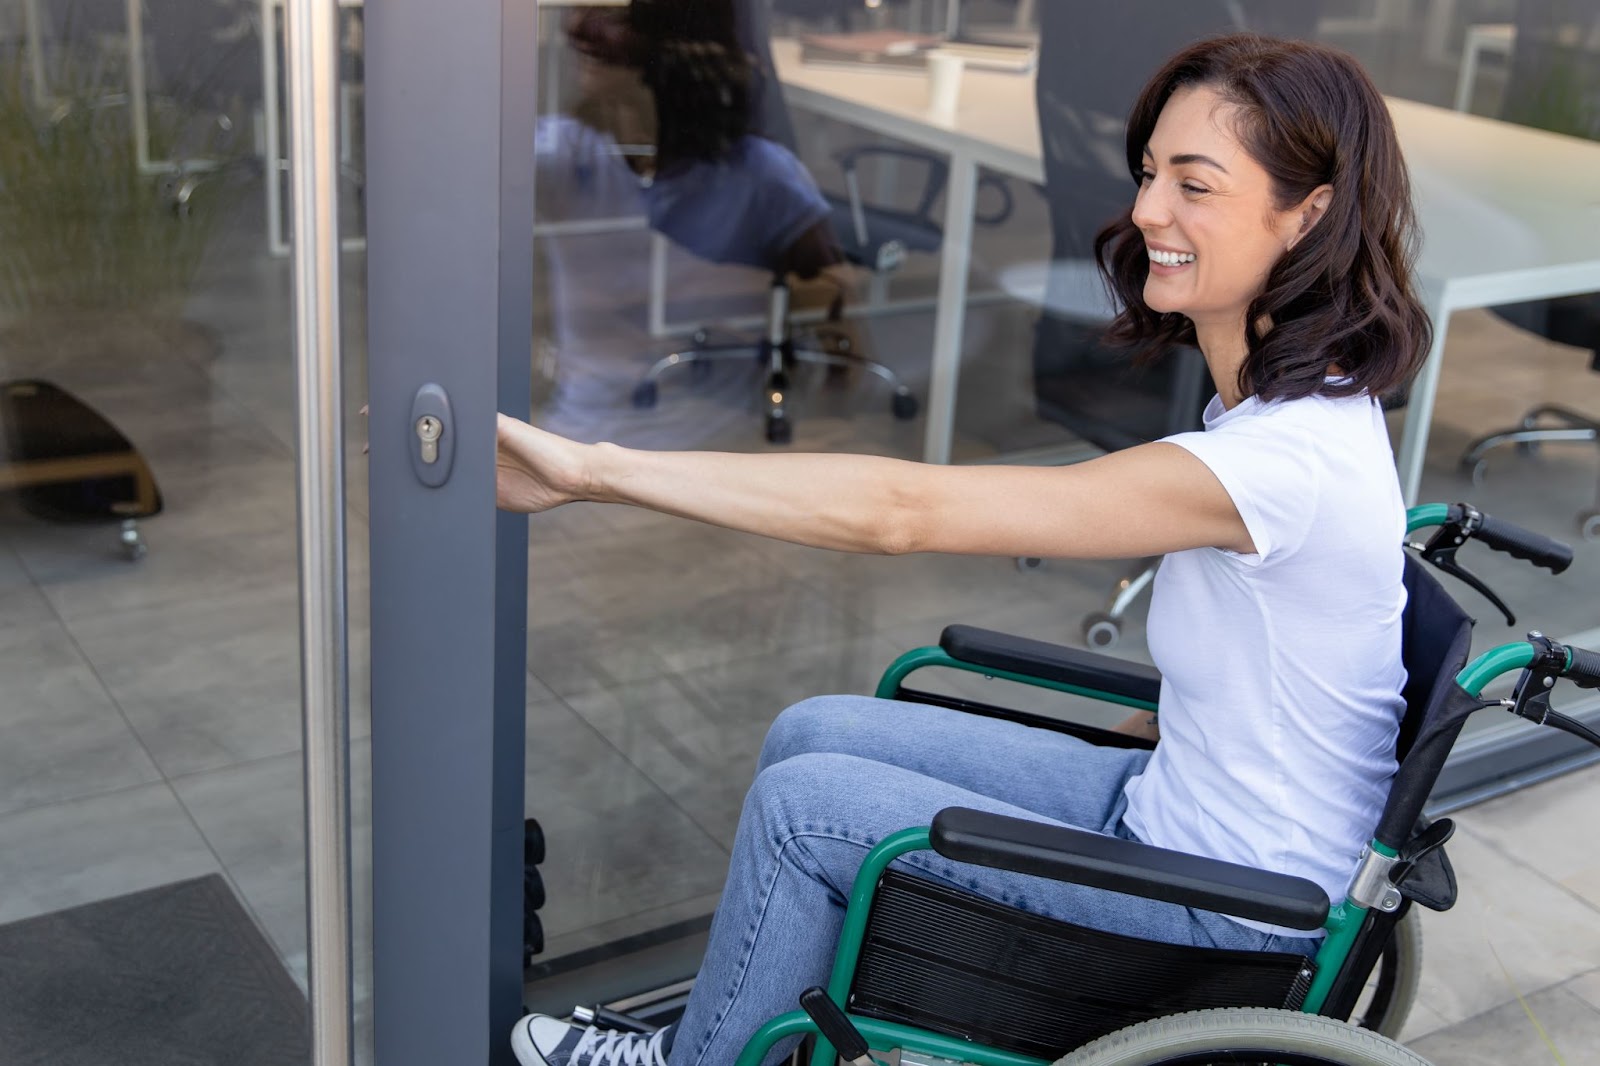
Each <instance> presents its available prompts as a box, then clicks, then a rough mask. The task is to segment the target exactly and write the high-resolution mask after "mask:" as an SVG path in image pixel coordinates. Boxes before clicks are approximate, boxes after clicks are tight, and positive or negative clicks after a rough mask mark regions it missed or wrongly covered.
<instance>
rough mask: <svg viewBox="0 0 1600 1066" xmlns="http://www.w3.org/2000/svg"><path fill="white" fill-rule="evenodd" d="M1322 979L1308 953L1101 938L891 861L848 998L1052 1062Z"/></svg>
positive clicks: (857, 1009)
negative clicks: (1121, 1032) (1194, 1013)
mask: <svg viewBox="0 0 1600 1066" xmlns="http://www.w3.org/2000/svg"><path fill="white" fill-rule="evenodd" d="M1315 975H1316V966H1315V964H1314V963H1313V961H1312V960H1311V959H1309V958H1306V957H1305V956H1302V955H1295V954H1284V953H1275V952H1253V951H1229V950H1223V949H1217V948H1197V947H1190V946H1187V945H1175V944H1163V943H1158V942H1155V941H1150V940H1140V939H1138V938H1135V937H1129V936H1121V935H1118V934H1115V933H1103V932H1100V931H1098V930H1094V929H1087V928H1085V927H1083V926H1079V925H1074V924H1072V923H1070V922H1062V921H1057V920H1055V919H1051V918H1044V917H1041V916H1039V915H1033V914H1028V913H1026V912H1023V911H1018V910H1016V909H1014V908H1011V907H1007V906H1003V905H1001V904H998V903H994V902H991V901H989V900H986V899H983V898H982V897H979V896H975V895H972V894H970V893H966V892H962V891H959V890H957V889H953V888H949V887H947V886H945V885H942V884H937V883H935V882H932V881H927V880H924V879H922V878H918V877H914V876H911V875H909V874H905V873H901V872H899V871H895V870H891V871H889V872H888V873H887V874H886V875H885V876H884V878H883V881H882V882H881V883H880V885H879V886H878V890H877V893H876V895H875V897H874V901H873V906H872V912H871V915H870V917H869V919H868V922H867V929H866V935H865V937H864V939H863V941H862V946H861V955H860V958H859V960H858V962H857V965H856V973H855V981H854V984H853V985H852V986H851V989H850V994H849V998H848V1000H847V1003H846V1006H847V1008H848V1009H849V1011H850V1012H851V1013H853V1014H858V1015H861V1016H864V1017H869V1018H880V1019H884V1020H886V1021H893V1022H899V1023H902V1024H906V1025H915V1026H918V1027H920V1028H923V1029H927V1030H930V1031H933V1032H937V1033H942V1034H944V1035H947V1036H953V1037H958V1038H964V1039H969V1040H973V1041H976V1042H978V1043H982V1044H987V1045H990V1046H992V1047H997V1048H1001V1049H1004V1050H1007V1051H1012V1052H1016V1053H1018V1054H1023V1055H1034V1056H1038V1057H1041V1058H1046V1059H1054V1058H1056V1057H1057V1056H1059V1055H1061V1054H1064V1053H1065V1052H1067V1051H1070V1050H1072V1049H1073V1048H1076V1047H1080V1046H1081V1045H1083V1044H1086V1043H1088V1042H1089V1041H1091V1040H1094V1039H1096V1038H1098V1037H1101V1036H1104V1035H1105V1034H1107V1033H1110V1032H1114V1031H1116V1030H1118V1029H1121V1028H1123V1027H1124V1026H1127V1025H1132V1024H1134V1023H1135V1022H1140V1021H1144V1020H1146V1019H1148V1018H1154V1017H1159V1016H1162V1015H1167V1014H1174V1013H1178V1012H1182V1011H1189V1010H1201V1009H1205V1008H1208V1007H1241V1006H1270V1007H1286V1008H1290V1009H1294V1008H1298V1007H1299V1006H1300V1004H1301V1003H1302V1002H1303V1001H1304V999H1305V995H1306V991H1307V990H1308V989H1309V988H1310V985H1311V980H1312V978H1313V977H1314V976H1315Z"/></svg>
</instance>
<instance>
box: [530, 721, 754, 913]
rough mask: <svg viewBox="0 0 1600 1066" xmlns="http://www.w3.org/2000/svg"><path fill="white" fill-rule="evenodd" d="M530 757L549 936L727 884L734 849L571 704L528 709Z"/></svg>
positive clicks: (532, 807)
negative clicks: (691, 815) (719, 842)
mask: <svg viewBox="0 0 1600 1066" xmlns="http://www.w3.org/2000/svg"><path fill="white" fill-rule="evenodd" d="M527 759H528V771H527V799H526V809H527V812H528V814H529V815H530V816H532V817H535V818H538V819H539V823H540V825H541V826H543V828H544V831H545V839H546V845H547V858H546V860H545V862H544V864H543V865H542V866H541V868H540V872H541V874H542V875H543V877H544V881H545V887H546V890H547V892H548V897H549V902H548V903H547V904H546V906H545V908H544V910H542V911H541V912H540V918H541V919H542V921H543V922H544V926H545V932H546V935H547V936H549V937H552V938H554V937H558V936H562V935H564V934H567V933H571V932H573V931H575V930H579V929H583V928H587V927H589V926H592V925H596V924H599V923H602V922H609V921H614V920H617V919H620V918H626V917H628V916H630V915H635V914H638V913H640V912H642V911H646V910H651V909H654V908H659V907H662V906H665V905H668V904H673V903H678V902H681V901H683V900H687V899H692V898H696V897H701V896H705V895H708V894H711V893H715V892H718V891H720V890H721V888H722V880H723V877H724V876H725V875H726V873H727V868H728V856H727V852H726V851H724V850H723V849H722V848H721V847H719V846H718V845H717V844H716V842H715V841H714V840H712V838H711V837H709V836H708V835H706V833H705V832H704V831H703V830H701V829H700V827H699V826H697V825H695V823H694V822H693V821H692V820H691V819H690V818H689V817H688V816H687V815H686V814H684V813H683V811H681V810H680V809H679V808H678V807H677V806H676V805H675V804H673V803H672V802H671V801H670V800H669V799H668V797H667V796H666V795H664V794H663V792H662V791H661V790H660V789H659V788H657V787H656V786H655V785H654V784H652V783H651V782H650V780H649V779H648V778H647V777H645V775H644V774H643V773H641V772H640V771H639V769H638V768H637V767H635V766H633V765H632V764H631V763H629V762H628V761H627V760H626V759H625V758H623V756H622V755H621V754H619V753H618V752H617V750H616V749H615V748H613V747H612V746H611V745H609V744H608V743H606V741H605V740H604V739H602V738H601V736H600V735H599V734H598V733H596V732H595V730H594V729H593V728H592V727H591V726H589V725H588V724H586V723H585V722H584V721H583V720H582V719H581V718H579V717H578V716H577V715H576V714H575V713H574V712H573V711H572V710H570V709H569V708H568V707H567V706H566V705H564V704H561V703H541V704H534V705H533V706H531V707H530V708H529V710H528V741H527Z"/></svg>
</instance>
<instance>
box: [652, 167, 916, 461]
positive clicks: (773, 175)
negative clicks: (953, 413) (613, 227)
mask: <svg viewBox="0 0 1600 1066" xmlns="http://www.w3.org/2000/svg"><path fill="white" fill-rule="evenodd" d="M645 202H646V207H647V211H648V214H649V218H650V225H651V228H652V229H654V230H655V231H656V232H658V233H661V234H663V235H665V236H667V237H669V238H671V239H672V240H673V242H674V243H676V244H678V245H679V246H680V247H683V248H686V249H688V250H689V251H691V252H693V253H695V254H696V255H698V256H700V257H701V258H704V259H707V260H709V261H711V262H717V263H737V264H743V265H746V266H753V267H758V268H761V269H765V270H768V271H770V272H771V275H772V282H771V287H770V289H769V296H768V300H767V314H766V322H765V325H764V330H763V332H762V334H761V335H760V336H759V337H756V338H752V339H748V340H746V339H741V340H738V341H734V342H731V343H721V344H711V343H708V342H707V340H706V337H705V334H704V333H701V334H698V335H697V337H696V342H697V343H696V345H695V347H692V348H688V349H685V350H683V351H677V352H672V353H670V354H668V355H665V356H663V357H662V358H660V359H658V360H656V362H655V363H654V364H653V365H652V366H651V367H650V369H649V370H648V371H646V372H645V375H644V378H643V379H642V380H641V381H640V382H639V384H638V385H636V386H635V387H634V391H633V403H634V406H636V407H653V406H655V404H656V402H657V400H658V396H659V387H658V381H659V379H660V378H661V376H662V375H663V374H665V373H666V372H667V371H668V370H671V369H672V368H673V367H677V366H685V365H687V366H707V365H709V364H710V363H712V362H717V361H726V360H740V359H747V358H749V357H750V356H752V355H754V356H755V357H756V358H757V359H758V360H759V361H760V363H761V364H762V365H763V366H765V367H766V368H767V374H766V377H765V379H764V382H763V386H762V389H763V402H764V403H765V405H766V409H767V414H766V437H767V440H768V441H770V442H772V443H774V444H787V443H788V442H789V441H790V440H792V439H793V435H794V422H793V419H792V417H791V415H790V413H789V406H788V393H789V387H790V382H789V373H790V370H791V369H792V368H793V367H794V366H795V365H796V364H798V363H811V364H820V365H825V366H828V367H832V368H838V369H849V368H861V369H864V370H866V371H868V372H870V373H872V374H874V375H876V376H877V377H879V378H880V379H882V380H883V381H884V382H885V383H887V384H888V386H889V387H890V390H891V394H890V410H891V412H892V413H893V415H894V416H895V417H896V418H901V419H909V418H913V417H915V416H916V413H917V399H916V397H915V396H914V395H913V394H912V392H911V389H910V388H909V387H908V386H907V385H906V384H905V383H904V382H902V381H901V380H900V378H899V375H897V374H896V373H895V372H894V371H893V370H891V369H889V368H888V367H887V366H884V365H883V364H882V363H879V362H877V361H876V360H873V359H869V358H866V357H865V356H862V355H860V354H858V353H856V352H853V351H850V350H849V348H848V345H847V344H846V343H845V342H844V341H843V340H842V339H841V340H836V341H835V344H834V346H833V347H832V348H830V347H826V346H823V345H821V344H818V345H817V346H814V347H813V346H807V345H805V344H799V343H796V341H795V337H794V334H793V332H792V330H791V327H790V322H789V308H790V303H791V298H792V292H791V289H790V282H789V278H790V276H791V275H793V276H796V277H799V278H801V279H806V280H809V279H812V278H816V277H818V276H819V275H821V274H822V272H823V271H825V270H826V269H828V268H829V267H832V266H835V265H837V264H839V263H843V262H845V261H846V260H847V258H848V256H847V253H846V252H845V250H844V249H843V248H842V247H841V246H840V244H839V242H838V241H837V240H835V238H834V233H833V229H832V222H831V214H832V211H831V209H830V205H829V204H828V202H827V201H826V200H825V199H824V198H823V197H822V195H821V193H820V192H819V191H818V190H817V188H816V186H815V184H814V183H812V181H811V178H810V175H809V174H807V173H806V172H805V170H804V168H803V167H802V166H801V165H800V163H799V161H798V160H797V159H795V158H794V156H793V154H792V153H790V152H789V151H788V149H786V148H784V147H783V146H782V145H780V144H777V143H775V142H773V141H769V140H767V139H765V138H762V137H755V136H746V137H744V138H741V139H740V140H739V141H738V142H736V143H735V144H734V145H732V146H731V147H730V149H729V150H728V152H727V153H726V154H725V155H724V157H723V158H722V159H720V160H718V161H717V162H716V163H714V164H704V165H691V166H685V167H679V168H674V169H673V170H670V171H668V172H666V173H665V174H660V175H658V176H657V177H656V179H655V181H654V182H653V183H652V184H651V185H650V186H649V188H648V189H646V190H645ZM868 254H872V255H875V256H882V255H884V248H883V246H882V245H878V246H874V247H872V248H871V249H870V250H869V253H868ZM841 306H842V298H836V299H835V301H834V307H833V313H832V314H831V315H830V317H831V318H837V317H838V312H839V310H840V308H841Z"/></svg>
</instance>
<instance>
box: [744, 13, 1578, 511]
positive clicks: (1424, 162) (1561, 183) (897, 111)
mask: <svg viewBox="0 0 1600 1066" xmlns="http://www.w3.org/2000/svg"><path fill="white" fill-rule="evenodd" d="M773 58H774V61H775V62H776V65H777V69H778V75H779V78H780V80H781V81H782V82H783V86H784V95H785V97H786V98H787V99H788V101H789V102H790V103H791V104H792V105H794V106H796V107H802V108H805V109H807V110H810V111H813V112H816V113H818V114H822V115H826V116H828V117H830V118H834V119H837V120H839V121H842V122H847V123H851V124H853V125H856V126H859V127H861V128H864V129H868V130H872V131H873V132H876V133H880V134H883V135H885V136H889V137H893V138H896V139H898V140H903V141H905V142H907V143H910V144H914V145H917V146H920V147H923V148H926V149H929V150H931V151H937V152H941V153H943V154H945V155H947V156H948V157H949V159H950V164H951V170H950V186H949V189H948V191H947V192H946V194H945V196H946V199H945V216H944V247H943V250H942V253H941V262H940V277H939V305H938V310H937V313H936V317H935V320H934V342H933V353H932V374H931V380H930V385H929V395H928V424H927V433H926V437H925V439H924V442H923V459H924V460H925V461H927V462H934V463H945V462H949V461H950V444H951V435H952V428H953V426H954V421H955V403H956V387H957V383H958V379H959V372H960V364H961V335H962V328H963V325H964V320H965V312H966V297H967V266H968V262H969V260H970V256H971V241H972V216H973V205H974V198H975V195H976V188H977V171H978V168H979V167H980V166H981V167H987V168H989V169H991V170H995V171H998V172H1000V173H1004V174H1009V175H1013V176H1015V177H1017V178H1020V179H1022V180H1024V181H1033V182H1042V181H1043V180H1044V170H1043V162H1042V152H1041V148H1040V141H1039V129H1038V121H1037V117H1036V112H1035V106H1034V95H1033V94H1034V84H1033V79H1032V78H1029V77H1020V76H1017V75H1008V74H998V73H990V72H983V71H968V72H967V73H966V74H965V76H964V79H963V81H962V86H961V99H960V104H959V106H958V108H957V113H956V117H955V119H954V121H952V122H950V123H938V122H934V121H931V120H930V119H929V118H928V117H927V114H926V109H925V102H926V98H927V85H926V81H925V80H924V78H923V77H922V76H921V75H919V74H906V73H904V72H893V73H889V72H880V71H871V70H864V71H855V70H840V69H838V68H835V67H820V66H808V65H806V64H802V63H801V62H800V61H799V48H798V45H797V44H795V43H794V42H792V41H775V42H774V44H773ZM1389 110H1390V114H1391V115H1392V116H1393V118H1394V122H1395V128H1396V131H1397V133H1398V135H1399V138H1400V144H1401V147H1402V149H1403V150H1404V152H1405V155H1406V159H1407V161H1408V163H1409V165H1410V168H1411V173H1412V180H1413V185H1414V192H1415V200H1416V205H1417V212H1418V216H1419V220H1420V222H1421V225H1422V230H1423V234H1424V237H1425V242H1424V245H1423V251H1422V256H1421V260H1420V262H1419V263H1418V274H1419V281H1420V287H1421V289H1422V297H1423V299H1424V301H1425V302H1426V304H1427V307H1428V311H1429V314H1430V316H1431V318H1432V320H1433V324H1434V339H1433V348H1432V351H1431V352H1430V354H1429V357H1428V361H1427V363H1426V364H1425V366H1424V367H1423V369H1422V372H1421V373H1420V374H1419V375H1418V377H1417V381H1416V383H1415V385H1414V387H1413V389H1412V392H1411V399H1410V403H1409V405H1408V407H1407V410H1406V415H1405V425H1404V429H1403V431H1402V436H1401V442H1400V450H1399V456H1398V465H1399V469H1400V483H1401V487H1402V489H1403V490H1404V493H1405V498H1406V501H1407V502H1408V503H1414V502H1415V501H1416V498H1417V490H1418V487H1419V484H1420V482H1421V479H1422V462H1423V456H1424V452H1425V450H1426V447H1427V438H1428V425H1429V422H1430V421H1431V419H1432V417H1433V405H1434V398H1435V396H1436V394H1437V391H1438V382H1439V368H1440V361H1441V357H1442V353H1443V351H1444V341H1445V331H1446V329H1447V327H1448V325H1449V318H1450V313H1451V312H1453V311H1460V310H1466V309H1469V308H1475V307H1488V306H1492V305H1494V304H1502V303H1512V302H1516V301H1519V300H1534V299H1543V298H1550V297H1556V296H1570V295H1574V294H1577V293H1584V292H1595V291H1600V184H1597V183H1596V181H1595V177H1594V175H1595V174H1597V173H1600V144H1597V143H1594V142H1591V141H1584V140H1579V139H1576V138H1571V137H1562V136H1558V135H1555V134H1550V133H1545V132H1542V131H1540V130H1533V129H1528V128H1525V127H1521V126H1513V125H1510V124H1508V123H1503V122H1497V121H1494V120H1492V119H1485V118H1479V117H1476V116H1473V115H1463V114H1457V113H1455V112H1453V111H1449V110H1446V109H1444V108H1438V107H1430V106H1428V105H1425V104H1417V103H1412V102H1410V101H1405V100H1396V99H1391V100H1389Z"/></svg>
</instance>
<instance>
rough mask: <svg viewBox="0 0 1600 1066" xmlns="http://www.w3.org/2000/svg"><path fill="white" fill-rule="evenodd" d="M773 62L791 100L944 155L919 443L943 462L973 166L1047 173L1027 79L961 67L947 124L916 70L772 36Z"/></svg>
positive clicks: (1020, 174) (963, 297)
mask: <svg viewBox="0 0 1600 1066" xmlns="http://www.w3.org/2000/svg"><path fill="white" fill-rule="evenodd" d="M772 60H773V65H774V66H775V67H776V68H777V72H778V80H779V81H780V82H782V83H783V95H784V99H785V100H787V101H788V102H789V104H790V105H792V106H795V107H801V108H804V109H806V110H807V111H811V112H814V113H816V114H819V115H825V116H827V117H828V118H832V119H837V120H838V121H840V122H846V123H849V124H850V125H853V126H857V127H860V128H862V129H868V130H872V131H873V132H875V133H881V134H884V135H886V136H889V137H893V138H894V139H895V140H898V141H903V142H905V143H907V144H913V145H916V146H918V147H920V148H926V149H928V150H929V151H932V152H938V153H940V154H942V155H945V156H948V157H949V159H950V184H949V187H948V188H947V189H946V190H945V209H944V245H943V247H942V248H941V249H940V253H939V297H938V304H937V306H936V308H935V310H934V328H933V357H932V374H931V375H930V379H929V383H928V407H927V412H928V415H927V417H928V421H927V429H926V432H925V435H924V437H923V445H922V457H923V459H924V460H925V461H927V462H930V463H947V462H949V461H950V442H951V436H952V429H953V426H954V424H955V410H956V385H957V379H958V377H959V374H960V369H961V334H962V329H963V327H964V325H965V322H966V313H967V265H968V263H969V261H970V259H971V255H972V216H973V210H974V208H975V206H976V200H977V191H978V168H979V167H980V166H983V167H988V168H989V169H990V170H995V171H998V172H1000V173H1003V174H1009V175H1011V176H1013V177H1017V178H1021V179H1022V180H1023V181H1030V182H1034V183H1036V184H1037V183H1042V182H1043V181H1044V161H1043V154H1042V152H1041V150H1040V146H1039V124H1038V120H1037V119H1036V118H1035V109H1034V103H1033V78H1032V77H1031V76H1028V75H1021V74H1002V73H997V72H993V71H983V70H969V71H966V72H965V73H964V74H963V75H962V80H961V100H960V104H959V106H958V108H957V113H956V119H955V121H954V122H951V123H948V124H946V123H936V122H933V121H931V120H930V119H929V118H928V116H927V106H926V105H927V98H928V87H927V79H926V77H925V76H923V75H921V74H918V73H915V72H912V73H907V72H905V71H893V72H889V71H874V70H862V71H856V70H845V69H841V68H839V67H836V66H809V65H806V64H803V63H801V62H800V46H799V44H798V42H796V41H793V40H774V41H773V42H772ZM1130 184H1131V183H1130Z"/></svg>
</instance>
